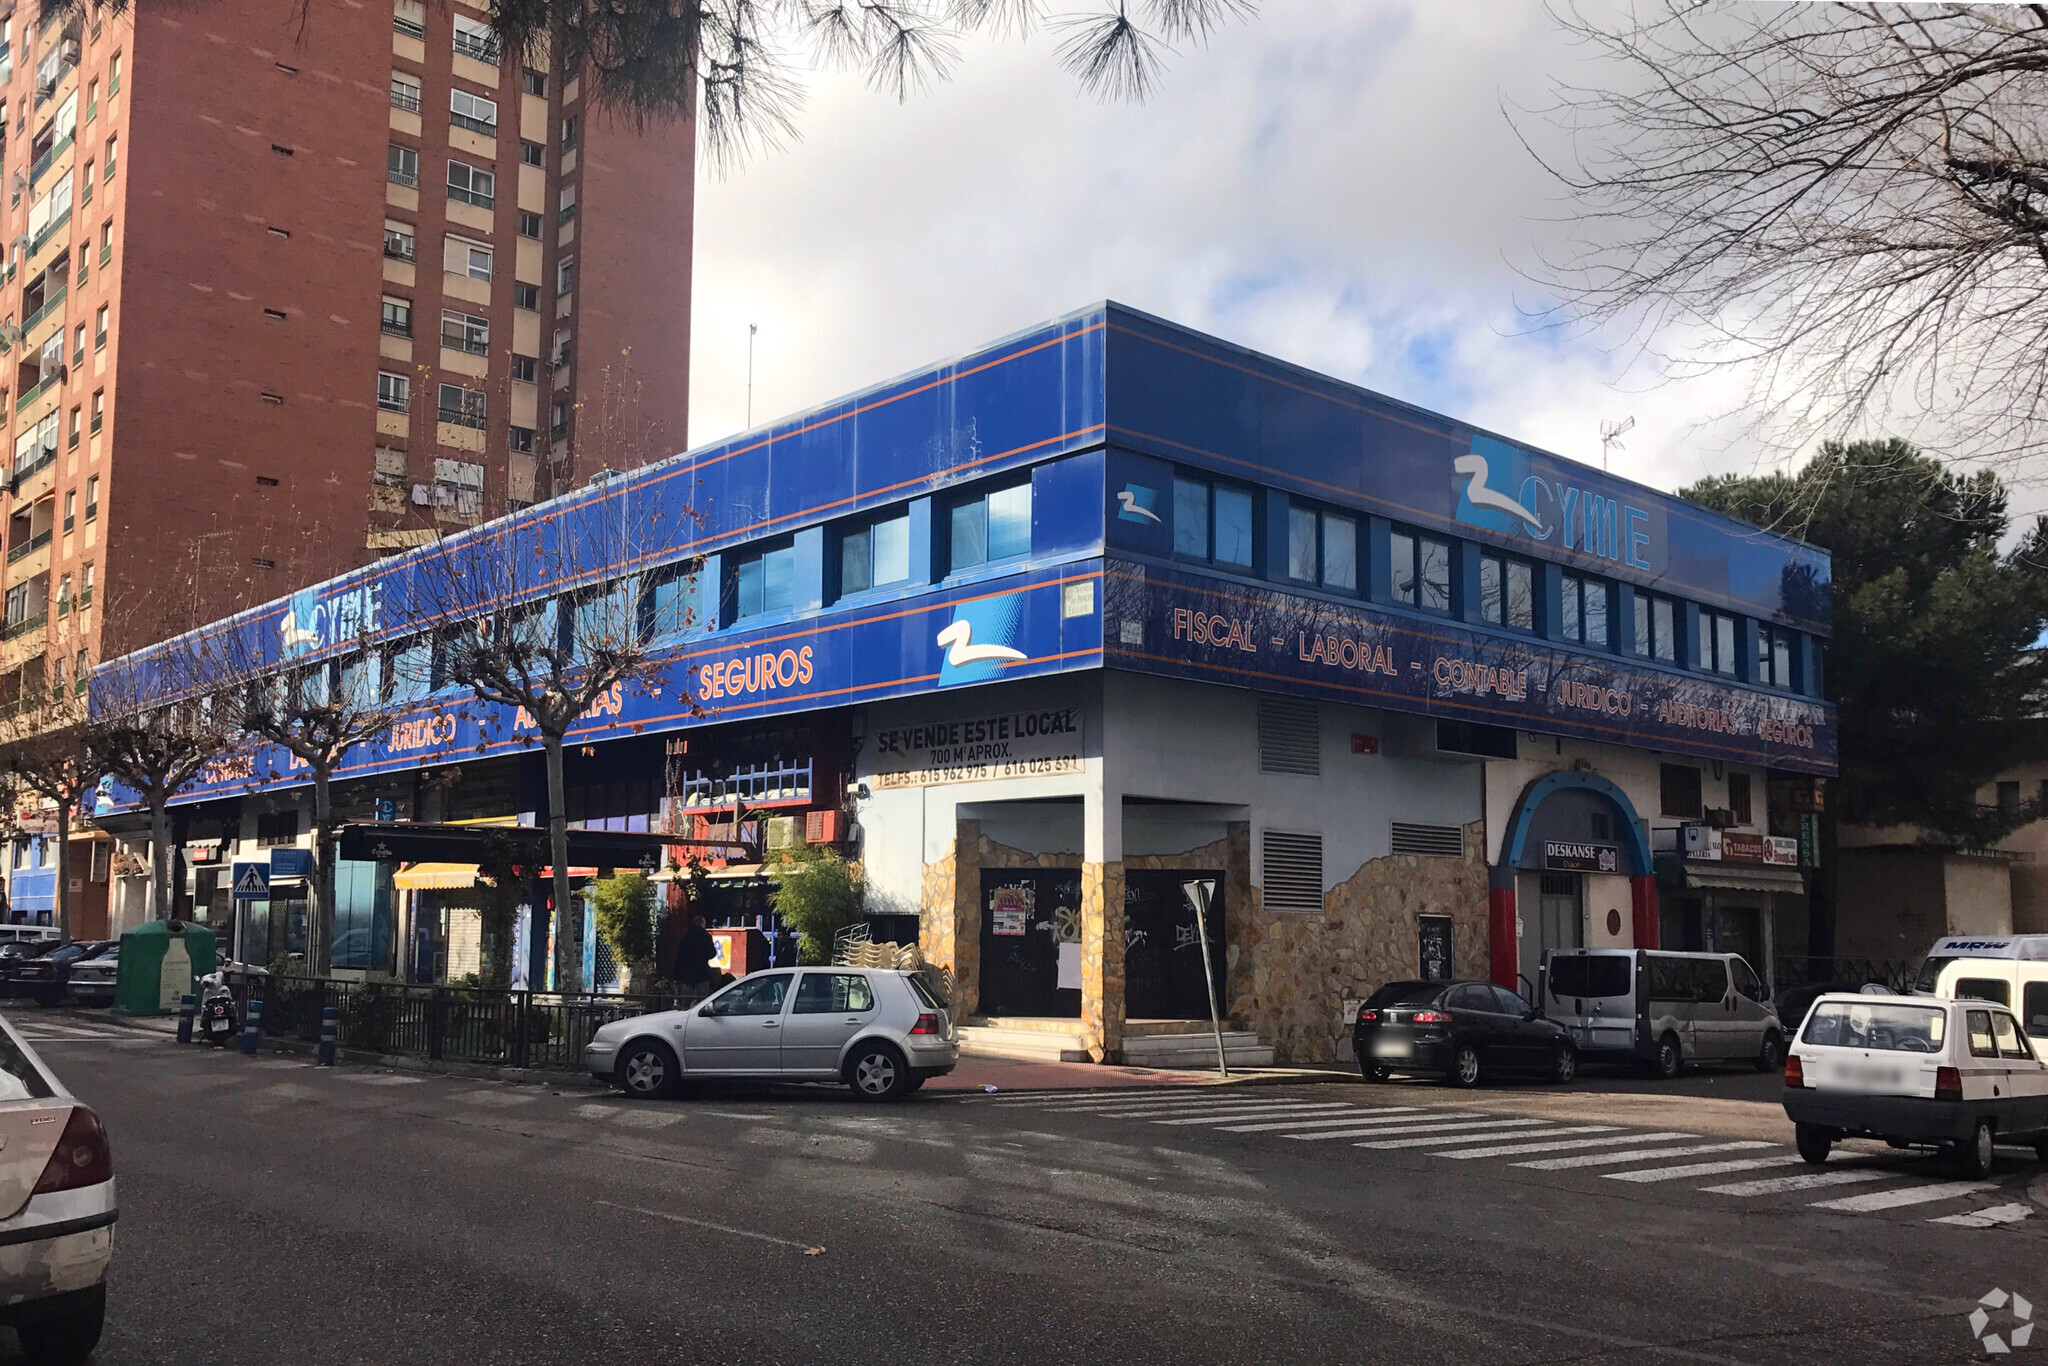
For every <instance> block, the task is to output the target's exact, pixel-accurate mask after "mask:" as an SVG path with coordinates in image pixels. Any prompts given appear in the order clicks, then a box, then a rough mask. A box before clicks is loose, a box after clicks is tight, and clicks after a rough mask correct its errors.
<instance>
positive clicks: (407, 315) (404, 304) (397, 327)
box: [381, 294, 412, 337]
mask: <svg viewBox="0 0 2048 1366" xmlns="http://www.w3.org/2000/svg"><path fill="white" fill-rule="evenodd" d="M381 325H382V327H383V329H384V331H386V332H388V333H390V334H391V335H392V336H394V337H410V336H411V335H412V301H411V300H409V299H394V298H392V297H391V296H390V295H389V294H386V295H385V296H384V319H383V323H382V324H381Z"/></svg>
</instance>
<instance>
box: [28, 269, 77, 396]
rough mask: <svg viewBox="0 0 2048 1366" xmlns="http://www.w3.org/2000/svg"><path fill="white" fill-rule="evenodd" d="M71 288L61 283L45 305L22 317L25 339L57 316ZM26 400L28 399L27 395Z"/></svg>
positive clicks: (44, 301)
mask: <svg viewBox="0 0 2048 1366" xmlns="http://www.w3.org/2000/svg"><path fill="white" fill-rule="evenodd" d="M69 290H70V286H69V285H67V284H64V283H59V284H58V286H57V288H56V290H55V291H53V292H52V293H51V295H50V297H49V298H47V299H45V300H43V306H42V307H41V308H38V309H37V310H36V311H35V312H33V313H31V314H29V315H28V317H26V318H24V319H22V323H21V335H22V339H23V340H24V341H27V340H28V338H29V335H30V334H31V333H33V332H34V331H35V330H36V327H37V325H38V324H40V323H41V322H42V321H43V320H44V319H45V318H50V317H54V316H57V311H58V310H59V309H61V308H63V307H64V296H65V295H66V294H67V293H68V292H69ZM24 401H26V398H25V397H24ZM17 406H19V405H17Z"/></svg>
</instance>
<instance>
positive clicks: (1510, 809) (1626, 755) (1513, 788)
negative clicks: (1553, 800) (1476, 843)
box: [1486, 733, 1770, 863]
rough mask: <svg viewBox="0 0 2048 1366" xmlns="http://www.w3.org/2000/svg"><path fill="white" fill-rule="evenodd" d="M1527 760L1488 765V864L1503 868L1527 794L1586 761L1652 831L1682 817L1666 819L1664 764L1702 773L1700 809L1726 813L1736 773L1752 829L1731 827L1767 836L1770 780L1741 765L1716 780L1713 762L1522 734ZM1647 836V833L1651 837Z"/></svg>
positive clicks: (1519, 742) (1725, 768)
mask: <svg viewBox="0 0 2048 1366" xmlns="http://www.w3.org/2000/svg"><path fill="white" fill-rule="evenodd" d="M1516 742H1517V745H1518V747H1519V749H1520V755H1521V757H1519V758H1517V759H1495V760H1491V761H1489V762H1488V763H1487V765H1486V861H1487V862H1488V863H1498V862H1500V848H1501V840H1502V839H1503V838H1504V836H1505V835H1506V833H1507V828H1508V820H1509V818H1510V817H1512V816H1513V815H1514V810H1515V803H1516V802H1517V801H1519V800H1520V799H1521V796H1522V791H1523V789H1525V788H1527V787H1528V786H1529V784H1530V783H1533V782H1535V781H1536V780H1537V779H1538V778H1540V777H1542V776H1543V775H1544V774H1546V773H1554V772H1556V771H1558V770H1559V769H1569V768H1572V767H1574V766H1575V765H1576V764H1577V763H1579V761H1581V760H1584V761H1585V762H1586V763H1588V764H1589V765H1591V767H1592V771H1593V772H1594V773H1596V774H1598V775H1599V776H1600V777H1602V778H1605V779H1607V780H1608V781H1609V782H1611V783H1613V784H1614V785H1615V786H1616V787H1618V788H1620V789H1621V790H1622V791H1623V792H1624V793H1626V794H1627V796H1628V799H1629V801H1630V802H1631V803H1632V804H1633V805H1634V806H1635V809H1636V814H1637V815H1638V816H1640V817H1642V819H1643V821H1644V823H1645V825H1646V826H1648V827H1649V828H1650V829H1656V828H1658V827H1672V826H1676V825H1678V824H1679V818H1678V817H1676V816H1669V817H1667V816H1665V815H1664V814H1663V788H1662V785H1661V778H1660V775H1659V773H1658V768H1659V766H1660V765H1662V764H1667V763H1669V764H1684V765H1686V766H1687V767H1690V768H1697V769H1699V770H1700V805H1701V806H1702V807H1703V808H1704V807H1722V808H1726V807H1727V805H1728V776H1729V775H1730V774H1734V773H1747V774H1748V775H1749V810H1750V823H1749V824H1748V825H1734V826H1730V827H1729V829H1731V830H1741V831H1748V832H1751V833H1754V834H1764V833H1766V832H1767V830H1768V826H1767V824H1766V822H1767V821H1768V820H1769V819H1770V818H1769V816H1768V814H1767V812H1766V806H1767V800H1768V795H1769V794H1768V793H1767V792H1766V790H1765V778H1766V774H1765V771H1764V770H1763V769H1760V768H1751V767H1748V766H1746V765H1741V764H1724V765H1722V770H1721V776H1720V777H1718V778H1717V777H1715V776H1714V764H1713V761H1711V760H1708V759H1693V758H1689V757H1687V756H1685V755H1680V754H1659V753H1657V752H1656V751H1654V750H1644V749H1625V748H1623V747H1621V746H1619V745H1602V744H1595V743H1592V742H1590V741H1584V740H1561V739H1558V738H1557V737H1555V736H1550V735H1534V734H1528V733H1520V734H1518V735H1517V737H1516ZM1645 833H1646V835H1647V831H1646V832H1645Z"/></svg>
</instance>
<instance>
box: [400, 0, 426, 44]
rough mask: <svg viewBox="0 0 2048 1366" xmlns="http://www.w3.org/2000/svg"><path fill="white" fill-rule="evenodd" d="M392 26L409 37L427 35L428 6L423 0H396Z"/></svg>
mask: <svg viewBox="0 0 2048 1366" xmlns="http://www.w3.org/2000/svg"><path fill="white" fill-rule="evenodd" d="M391 27H393V28H395V29H397V30H398V31H399V32H400V33H403V34H404V35H405V36H406V37H408V38H424V37H426V36H427V7H426V5H425V4H423V3H422V2H421V0H394V3H393V5H392V7H391Z"/></svg>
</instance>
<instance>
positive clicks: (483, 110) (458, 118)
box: [448, 90, 498, 137]
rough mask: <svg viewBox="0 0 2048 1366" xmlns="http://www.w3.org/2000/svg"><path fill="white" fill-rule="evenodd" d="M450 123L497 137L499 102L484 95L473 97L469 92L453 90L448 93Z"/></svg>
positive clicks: (473, 131)
mask: <svg viewBox="0 0 2048 1366" xmlns="http://www.w3.org/2000/svg"><path fill="white" fill-rule="evenodd" d="M448 121H449V122H450V123H452V124H454V125H455V126H456V127H457V128H467V129H469V130H470V131H471V132H472V133H483V134H486V135H487V136H490V137H496V136H498V102H497V101H496V100H487V99H485V98H484V97H483V96H482V95H472V94H470V93H469V92H468V91H467V90H451V91H449V92H448Z"/></svg>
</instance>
